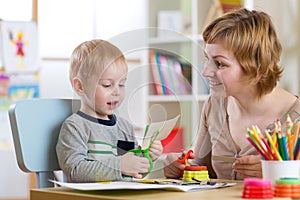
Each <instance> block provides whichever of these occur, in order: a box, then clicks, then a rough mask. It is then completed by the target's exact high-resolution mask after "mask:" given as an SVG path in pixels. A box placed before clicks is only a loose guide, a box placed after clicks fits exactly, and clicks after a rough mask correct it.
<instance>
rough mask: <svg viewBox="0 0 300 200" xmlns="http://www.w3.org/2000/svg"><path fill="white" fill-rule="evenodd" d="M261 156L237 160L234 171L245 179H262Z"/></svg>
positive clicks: (244, 157) (243, 157)
mask: <svg viewBox="0 0 300 200" xmlns="http://www.w3.org/2000/svg"><path fill="white" fill-rule="evenodd" d="M260 160H261V156H259V155H257V156H254V155H250V156H242V157H240V158H237V159H236V161H235V162H234V163H233V168H234V170H235V171H236V172H237V173H239V175H240V176H242V177H243V178H247V177H259V178H261V177H262V169H261V161H260Z"/></svg>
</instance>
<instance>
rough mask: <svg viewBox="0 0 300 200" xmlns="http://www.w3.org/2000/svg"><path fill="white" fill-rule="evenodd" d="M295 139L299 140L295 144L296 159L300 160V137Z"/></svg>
mask: <svg viewBox="0 0 300 200" xmlns="http://www.w3.org/2000/svg"><path fill="white" fill-rule="evenodd" d="M295 140H297V141H296V142H295V143H296V145H295V148H294V158H295V160H299V155H300V153H299V147H300V137H298V138H295Z"/></svg>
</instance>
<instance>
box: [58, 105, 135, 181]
mask: <svg viewBox="0 0 300 200" xmlns="http://www.w3.org/2000/svg"><path fill="white" fill-rule="evenodd" d="M118 141H128V142H131V143H134V147H136V146H137V141H136V139H135V136H134V130H133V126H132V125H131V124H130V123H129V122H128V121H127V120H125V119H123V118H121V117H116V116H115V115H112V116H111V117H110V120H102V119H97V118H94V117H91V116H89V115H86V114H84V113H83V112H80V111H78V112H77V113H74V114H73V115H71V116H70V117H69V118H67V119H66V120H65V121H64V123H63V125H62V127H61V130H60V134H59V139H58V142H57V146H56V152H57V158H58V162H59V165H60V167H61V169H62V170H63V172H64V174H65V175H66V176H67V179H68V182H96V181H107V180H122V179H123V176H122V174H121V171H120V156H118V149H117V143H118Z"/></svg>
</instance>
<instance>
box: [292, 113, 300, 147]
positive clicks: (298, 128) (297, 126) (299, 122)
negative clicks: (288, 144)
mask: <svg viewBox="0 0 300 200" xmlns="http://www.w3.org/2000/svg"><path fill="white" fill-rule="evenodd" d="M299 132H300V118H297V119H295V122H294V125H293V130H292V133H293V134H294V135H295V140H294V148H295V147H296V143H297V138H298V137H299Z"/></svg>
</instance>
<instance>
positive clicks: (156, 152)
mask: <svg viewBox="0 0 300 200" xmlns="http://www.w3.org/2000/svg"><path fill="white" fill-rule="evenodd" d="M162 152H163V146H162V144H161V142H160V141H159V140H155V141H154V142H153V143H152V145H151V147H150V149H149V155H150V157H151V159H152V160H155V159H157V158H158V157H159V156H160V155H161V154H162Z"/></svg>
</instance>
